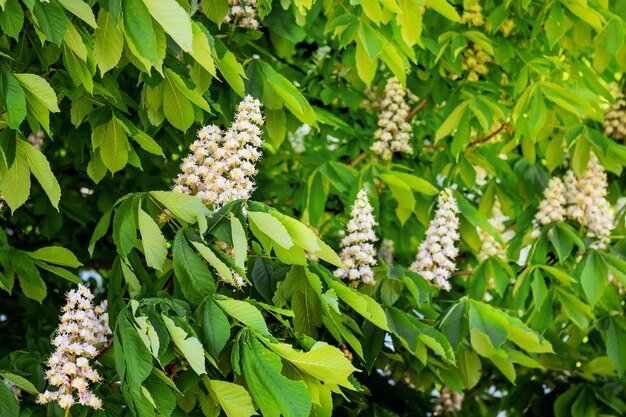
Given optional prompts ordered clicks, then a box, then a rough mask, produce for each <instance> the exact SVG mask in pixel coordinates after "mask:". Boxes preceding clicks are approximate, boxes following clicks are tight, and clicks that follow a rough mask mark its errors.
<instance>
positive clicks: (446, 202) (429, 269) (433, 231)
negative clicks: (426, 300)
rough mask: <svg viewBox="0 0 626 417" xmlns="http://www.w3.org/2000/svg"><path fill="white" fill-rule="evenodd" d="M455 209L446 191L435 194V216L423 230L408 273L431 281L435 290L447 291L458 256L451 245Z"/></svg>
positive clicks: (455, 234)
mask: <svg viewBox="0 0 626 417" xmlns="http://www.w3.org/2000/svg"><path fill="white" fill-rule="evenodd" d="M458 213H459V208H458V206H457V204H456V200H455V199H454V196H453V195H452V190H451V189H450V188H446V189H445V190H444V191H442V192H441V193H440V194H439V198H438V200H437V211H436V212H435V217H434V218H433V219H432V220H431V221H430V224H429V225H428V229H427V230H426V239H425V240H424V241H423V242H422V243H421V244H420V246H419V248H418V252H417V256H416V259H415V262H413V263H412V264H411V271H413V272H416V273H418V274H420V275H421V276H422V277H423V278H424V279H426V280H427V281H431V282H433V281H434V284H435V286H437V287H438V288H441V289H444V290H446V291H449V290H450V288H451V286H450V282H449V279H450V277H451V276H452V273H453V272H454V270H455V269H456V265H455V263H454V260H455V259H456V257H457V256H458V254H459V249H458V248H457V247H455V245H454V244H455V242H456V241H458V240H459V237H460V236H459V231H458V230H459V218H458Z"/></svg>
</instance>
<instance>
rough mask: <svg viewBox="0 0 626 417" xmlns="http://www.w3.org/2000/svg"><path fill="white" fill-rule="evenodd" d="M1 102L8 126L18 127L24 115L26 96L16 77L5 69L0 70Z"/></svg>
mask: <svg viewBox="0 0 626 417" xmlns="http://www.w3.org/2000/svg"><path fill="white" fill-rule="evenodd" d="M2 91H3V92H4V97H3V103H4V108H5V109H6V111H7V123H8V125H9V127H10V128H12V129H18V128H19V126H20V124H21V123H22V121H23V120H24V118H25V117H26V96H25V95H24V90H22V87H21V86H20V83H18V82H17V79H16V78H15V77H14V76H13V74H11V73H10V72H9V71H7V70H6V69H3V70H2Z"/></svg>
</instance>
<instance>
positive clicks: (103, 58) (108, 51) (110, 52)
mask: <svg viewBox="0 0 626 417" xmlns="http://www.w3.org/2000/svg"><path fill="white" fill-rule="evenodd" d="M98 26H99V27H98V29H96V30H95V32H94V35H95V42H94V45H93V57H94V59H95V60H96V63H97V64H98V68H100V75H101V76H104V74H105V73H106V72H107V71H109V70H111V69H113V68H115V66H116V65H117V63H118V62H119V61H120V58H121V57H122V50H123V49H124V37H123V35H122V31H121V30H119V28H118V27H117V26H116V25H114V24H113V22H112V21H111V17H110V16H109V13H107V11H106V10H104V9H100V13H99V14H98Z"/></svg>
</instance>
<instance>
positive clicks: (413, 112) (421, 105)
mask: <svg viewBox="0 0 626 417" xmlns="http://www.w3.org/2000/svg"><path fill="white" fill-rule="evenodd" d="M426 103H428V98H425V99H422V101H420V102H419V103H417V106H415V107H413V110H411V111H410V112H409V114H407V115H406V118H405V120H410V119H411V118H412V117H413V116H415V115H416V114H417V112H419V111H420V110H422V109H423V108H424V107H426Z"/></svg>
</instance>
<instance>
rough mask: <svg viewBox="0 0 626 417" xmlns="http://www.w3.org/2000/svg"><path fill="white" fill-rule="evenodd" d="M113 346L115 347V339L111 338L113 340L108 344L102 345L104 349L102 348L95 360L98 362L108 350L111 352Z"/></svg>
mask: <svg viewBox="0 0 626 417" xmlns="http://www.w3.org/2000/svg"><path fill="white" fill-rule="evenodd" d="M111 346H113V338H111V339H109V340H107V341H106V342H104V345H102V347H101V348H100V350H99V351H98V353H96V356H94V360H96V359H98V358H99V357H100V356H102V355H103V354H104V352H106V351H107V350H109V349H110V348H111Z"/></svg>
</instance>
